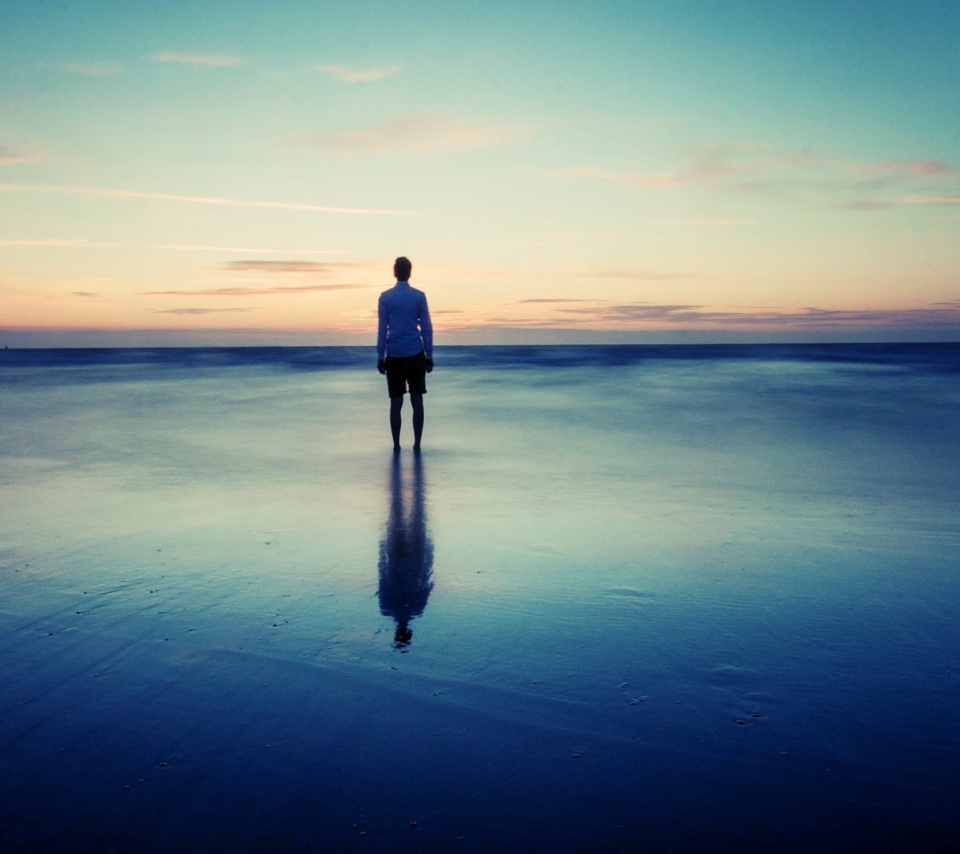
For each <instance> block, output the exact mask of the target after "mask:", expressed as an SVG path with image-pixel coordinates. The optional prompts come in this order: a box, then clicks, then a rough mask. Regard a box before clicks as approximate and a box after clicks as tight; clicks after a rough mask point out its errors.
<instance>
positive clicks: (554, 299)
mask: <svg viewBox="0 0 960 854" xmlns="http://www.w3.org/2000/svg"><path fill="white" fill-rule="evenodd" d="M517 302H518V303H521V304H522V303H567V302H591V300H585V299H565V298H562V297H552V298H544V299H520V300H517Z"/></svg>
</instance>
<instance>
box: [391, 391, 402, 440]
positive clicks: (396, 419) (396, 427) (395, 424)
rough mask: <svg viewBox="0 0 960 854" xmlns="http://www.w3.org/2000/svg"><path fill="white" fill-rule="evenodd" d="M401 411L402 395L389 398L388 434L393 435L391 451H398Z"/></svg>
mask: <svg viewBox="0 0 960 854" xmlns="http://www.w3.org/2000/svg"><path fill="white" fill-rule="evenodd" d="M401 409H403V395H400V397H391V398H390V432H391V433H393V450H395V451H399V450H400V410H401Z"/></svg>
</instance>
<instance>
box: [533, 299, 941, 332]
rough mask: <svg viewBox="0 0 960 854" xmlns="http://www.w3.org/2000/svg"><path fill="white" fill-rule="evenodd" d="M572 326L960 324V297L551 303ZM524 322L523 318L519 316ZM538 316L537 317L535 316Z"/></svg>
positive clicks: (810, 328) (808, 327)
mask: <svg viewBox="0 0 960 854" xmlns="http://www.w3.org/2000/svg"><path fill="white" fill-rule="evenodd" d="M555 311H556V313H557V314H558V315H561V318H560V319H559V320H560V322H561V324H562V318H563V317H565V318H566V319H567V320H569V321H571V322H573V323H574V324H575V325H576V326H581V327H582V326H583V325H584V324H589V325H591V326H596V325H597V324H600V325H612V326H614V327H615V328H622V327H624V326H626V327H628V328H636V329H643V328H644V327H650V326H653V327H658V328H662V327H664V326H672V327H676V328H702V329H748V328H755V329H764V330H778V331H788V330H799V331H825V330H829V329H857V328H867V329H869V328H876V327H891V326H906V325H916V326H925V325H935V324H958V325H960V300H958V301H956V302H953V303H937V304H935V305H934V306H933V307H930V308H918V309H895V310H883V309H877V310H870V309H862V310H847V309H821V308H815V307H809V308H802V309H797V310H794V311H769V310H757V311H716V310H711V309H709V308H707V307H706V306H702V305H692V304H677V305H658V304H653V303H619V304H613V303H600V302H598V303H595V304H594V305H591V306H584V307H570V308H557V309H555ZM521 322H522V321H521ZM538 322H539V321H538Z"/></svg>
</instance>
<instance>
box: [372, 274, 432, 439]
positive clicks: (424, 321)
mask: <svg viewBox="0 0 960 854" xmlns="http://www.w3.org/2000/svg"><path fill="white" fill-rule="evenodd" d="M412 269H413V265H412V264H411V263H410V261H409V259H407V258H397V260H396V261H395V262H394V264H393V275H394V276H396V277H397V283H396V284H395V285H394V286H393V287H392V288H390V290H387V291H384V292H383V293H382V294H380V303H379V305H378V306H377V314H378V315H379V318H380V320H379V327H378V329H377V370H378V371H380V373H381V374H386V375H387V392H388V393H389V394H390V432H391V433H393V450H394V451H399V450H400V410H401V409H402V408H403V396H404V395H405V394H406V393H407V387H408V386H409V387H410V405H411V406H412V407H413V450H414V451H419V450H420V437H421V436H422V435H423V396H424V395H425V394H426V393H427V378H426V375H427V374H429V373H430V371H432V370H433V326H432V324H431V323H430V311H429V310H428V309H427V297H426V295H425V294H424V293H423V291H418V290H417V289H416V288H412V287H410V273H411V271H412Z"/></svg>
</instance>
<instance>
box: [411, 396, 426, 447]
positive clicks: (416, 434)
mask: <svg viewBox="0 0 960 854" xmlns="http://www.w3.org/2000/svg"><path fill="white" fill-rule="evenodd" d="M410 404H411V406H413V450H415V451H419V450H420V437H421V436H422V435H423V395H422V394H412V393H411V395H410Z"/></svg>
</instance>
